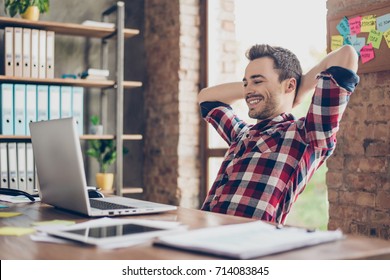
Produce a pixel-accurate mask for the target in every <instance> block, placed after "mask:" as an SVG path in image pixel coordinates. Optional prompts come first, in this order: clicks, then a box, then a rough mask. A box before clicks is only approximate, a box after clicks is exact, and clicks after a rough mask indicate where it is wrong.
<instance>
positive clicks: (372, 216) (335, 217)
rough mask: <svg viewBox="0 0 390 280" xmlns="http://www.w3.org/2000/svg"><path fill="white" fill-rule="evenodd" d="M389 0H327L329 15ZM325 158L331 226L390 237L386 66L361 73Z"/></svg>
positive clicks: (389, 91)
mask: <svg viewBox="0 0 390 280" xmlns="http://www.w3.org/2000/svg"><path fill="white" fill-rule="evenodd" d="M386 2H388V0H382V1H371V0H364V1H363V0H348V1H339V0H328V1H327V8H328V15H329V16H333V15H336V14H338V15H340V14H341V15H342V14H343V12H345V13H350V12H351V10H353V9H356V10H360V9H362V8H364V7H369V6H371V5H376V4H380V3H386ZM360 78H361V81H360V84H359V86H358V87H357V89H356V91H355V92H354V93H353V95H352V96H351V99H350V102H349V104H348V107H347V109H346V111H345V113H344V116H343V119H342V122H341V126H340V131H339V132H338V137H337V140H338V141H337V148H336V151H335V154H334V155H333V156H332V157H331V158H330V159H329V160H328V162H327V166H328V169H329V171H328V173H327V176H326V182H327V185H328V199H329V229H336V228H341V229H342V230H343V231H344V232H345V233H352V234H360V235H367V236H373V237H379V238H384V239H390V139H389V138H390V71H383V72H377V73H368V74H360Z"/></svg>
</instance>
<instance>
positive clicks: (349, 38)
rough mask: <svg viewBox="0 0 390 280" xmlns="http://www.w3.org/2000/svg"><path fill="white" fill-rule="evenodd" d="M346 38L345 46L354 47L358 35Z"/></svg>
mask: <svg viewBox="0 0 390 280" xmlns="http://www.w3.org/2000/svg"><path fill="white" fill-rule="evenodd" d="M343 37H344V45H352V44H353V42H355V40H356V35H346V36H343Z"/></svg>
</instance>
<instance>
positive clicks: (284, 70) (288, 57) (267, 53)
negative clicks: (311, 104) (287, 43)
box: [245, 44, 302, 89]
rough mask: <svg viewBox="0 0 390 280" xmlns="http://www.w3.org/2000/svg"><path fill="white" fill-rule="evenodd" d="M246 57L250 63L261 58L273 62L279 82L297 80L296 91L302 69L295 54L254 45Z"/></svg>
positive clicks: (280, 49)
mask: <svg viewBox="0 0 390 280" xmlns="http://www.w3.org/2000/svg"><path fill="white" fill-rule="evenodd" d="M245 55H246V57H247V58H248V59H249V60H250V61H252V60H255V59H257V58H261V57H269V58H271V59H272V60H273V61H274V69H276V70H277V72H278V73H279V82H282V81H284V80H286V79H289V78H295V79H296V80H297V89H298V87H299V84H300V82H301V76H302V68H301V64H300V62H299V60H298V58H297V56H296V55H295V54H293V53H292V52H291V51H289V50H287V49H285V48H282V47H272V46H270V45H266V44H263V45H254V46H252V47H251V48H250V49H249V50H248V51H247V52H246V54H245Z"/></svg>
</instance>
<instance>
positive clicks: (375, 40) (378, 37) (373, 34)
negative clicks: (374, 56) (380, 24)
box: [367, 29, 383, 49]
mask: <svg viewBox="0 0 390 280" xmlns="http://www.w3.org/2000/svg"><path fill="white" fill-rule="evenodd" d="M382 35H383V32H381V31H379V30H374V29H372V30H371V31H370V33H369V34H368V38H367V44H369V43H372V46H373V47H374V48H376V49H379V46H380V45H381V41H382Z"/></svg>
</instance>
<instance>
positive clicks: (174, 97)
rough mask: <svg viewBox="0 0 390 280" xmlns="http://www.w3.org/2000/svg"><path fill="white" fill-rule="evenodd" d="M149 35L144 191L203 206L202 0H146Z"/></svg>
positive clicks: (161, 199) (162, 199) (155, 198)
mask: <svg viewBox="0 0 390 280" xmlns="http://www.w3.org/2000/svg"><path fill="white" fill-rule="evenodd" d="M144 36H145V53H146V61H147V62H146V64H147V66H146V68H147V77H148V80H147V82H146V89H145V96H144V98H145V113H146V120H145V122H146V128H145V159H144V185H145V187H144V189H145V196H146V198H148V199H150V200H152V201H158V202H164V203H170V204H176V205H182V206H185V207H198V193H199V176H200V175H199V144H198V143H199V111H198V106H197V102H196V98H197V93H198V91H199V57H200V46H199V1H198V0H180V1H179V0H148V1H145V34H144Z"/></svg>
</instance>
